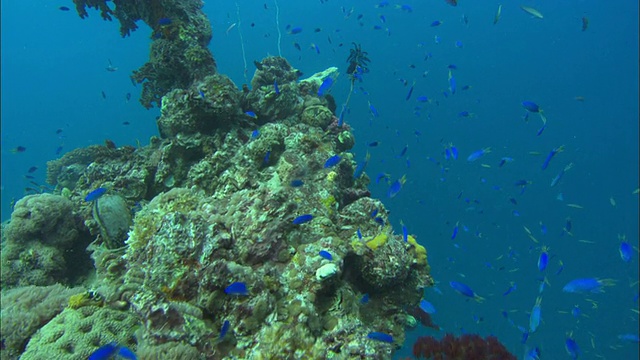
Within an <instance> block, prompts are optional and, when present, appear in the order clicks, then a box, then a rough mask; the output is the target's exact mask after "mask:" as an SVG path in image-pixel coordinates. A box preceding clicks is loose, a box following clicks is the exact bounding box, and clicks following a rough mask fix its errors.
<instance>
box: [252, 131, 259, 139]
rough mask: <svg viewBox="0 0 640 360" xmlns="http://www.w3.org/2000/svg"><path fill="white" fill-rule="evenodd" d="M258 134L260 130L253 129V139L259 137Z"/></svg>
mask: <svg viewBox="0 0 640 360" xmlns="http://www.w3.org/2000/svg"><path fill="white" fill-rule="evenodd" d="M258 136H260V130H257V129H256V130H253V131H252V132H251V138H252V139H257V138H258Z"/></svg>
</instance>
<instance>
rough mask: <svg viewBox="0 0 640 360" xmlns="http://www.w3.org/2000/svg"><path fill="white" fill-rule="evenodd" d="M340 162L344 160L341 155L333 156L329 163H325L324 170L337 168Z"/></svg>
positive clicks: (328, 160)
mask: <svg viewBox="0 0 640 360" xmlns="http://www.w3.org/2000/svg"><path fill="white" fill-rule="evenodd" d="M340 160H342V158H341V157H340V155H333V156H332V157H330V158H328V159H327V161H325V162H324V168H325V169H328V168H330V167H333V166H336V165H338V163H339V162H340Z"/></svg>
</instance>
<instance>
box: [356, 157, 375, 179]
mask: <svg viewBox="0 0 640 360" xmlns="http://www.w3.org/2000/svg"><path fill="white" fill-rule="evenodd" d="M370 158H371V155H370V154H369V153H367V156H366V157H365V158H364V160H362V161H360V162H358V164H357V165H356V169H355V170H354V171H353V178H354V179H359V178H360V177H361V176H362V174H364V170H365V169H366V168H367V164H369V159H370Z"/></svg>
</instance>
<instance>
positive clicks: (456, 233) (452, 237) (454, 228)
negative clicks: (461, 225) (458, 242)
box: [451, 222, 458, 240]
mask: <svg viewBox="0 0 640 360" xmlns="http://www.w3.org/2000/svg"><path fill="white" fill-rule="evenodd" d="M457 235H458V223H457V222H456V226H454V227H453V233H452V234H451V240H454V239H455V238H456V236H457Z"/></svg>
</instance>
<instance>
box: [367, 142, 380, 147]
mask: <svg viewBox="0 0 640 360" xmlns="http://www.w3.org/2000/svg"><path fill="white" fill-rule="evenodd" d="M378 145H380V142H379V141H372V142H370V143H368V144H367V146H369V147H376V146H378Z"/></svg>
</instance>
